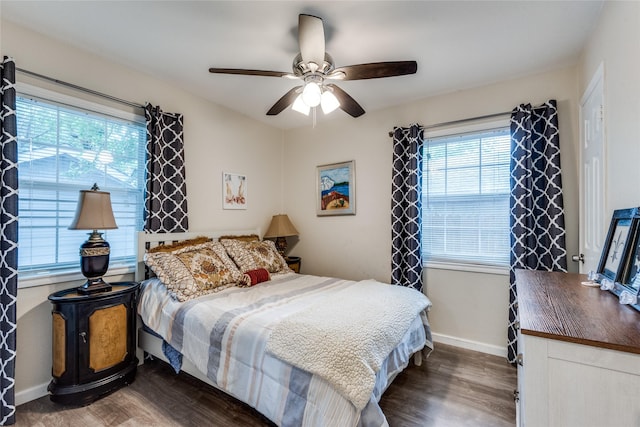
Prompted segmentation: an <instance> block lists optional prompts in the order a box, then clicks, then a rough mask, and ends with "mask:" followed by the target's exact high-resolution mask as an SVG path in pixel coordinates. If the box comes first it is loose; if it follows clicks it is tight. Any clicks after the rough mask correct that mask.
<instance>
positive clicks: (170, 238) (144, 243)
mask: <svg viewBox="0 0 640 427" xmlns="http://www.w3.org/2000/svg"><path fill="white" fill-rule="evenodd" d="M250 234H257V235H258V236H261V234H260V230H258V229H241V230H214V231H202V232H185V233H157V234H149V233H144V232H139V233H138V247H137V256H136V273H135V280H136V281H137V282H140V281H142V280H145V279H147V278H149V277H150V276H149V269H148V267H146V265H145V264H144V254H145V252H146V251H147V250H148V249H150V248H152V247H155V246H161V245H165V244H172V243H175V242H178V241H181V240H186V239H193V238H196V237H199V236H205V237H211V238H213V239H218V238H219V237H220V236H228V235H235V236H244V235H250ZM144 352H147V353H148V354H150V355H152V356H153V357H155V358H158V359H160V360H163V361H164V362H166V363H170V362H169V360H168V359H167V358H166V357H165V355H164V353H163V352H162V339H161V338H158V337H157V336H155V335H152V334H150V333H149V332H146V331H145V330H143V328H142V321H141V320H140V319H139V318H138V349H137V354H136V356H137V357H138V360H139V361H140V363H143V362H144ZM422 360H423V357H422V351H417V352H416V353H414V354H413V361H414V363H415V364H416V365H418V366H420V365H421V364H422ZM181 372H185V373H187V374H189V375H191V376H193V377H195V378H197V379H199V380H201V381H203V382H204V383H206V384H209V385H210V386H212V387H213V388H215V389H217V390H221V391H222V392H223V393H227V392H226V391H225V390H222V389H220V388H219V387H218V386H216V384H214V383H213V382H212V381H211V380H210V379H209V378H207V376H206V375H205V374H203V373H202V372H200V370H199V369H197V368H196V367H195V365H194V364H193V363H191V361H189V360H188V359H187V358H183V359H182V368H181ZM398 374H399V372H396V373H395V374H394V375H392V376H391V377H390V378H389V379H388V382H387V384H386V387H385V390H386V388H387V387H389V385H391V383H392V382H393V380H394V379H395V377H396V376H397V375H398ZM385 390H383V393H384V391H385Z"/></svg>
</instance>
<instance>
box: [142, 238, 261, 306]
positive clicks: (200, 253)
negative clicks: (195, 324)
mask: <svg viewBox="0 0 640 427" xmlns="http://www.w3.org/2000/svg"><path fill="white" fill-rule="evenodd" d="M144 262H145V263H146V264H147V265H148V266H149V268H151V270H153V272H154V273H155V274H156V276H158V278H159V279H160V280H161V281H162V283H164V285H165V286H166V287H167V289H168V290H169V292H171V294H172V296H173V297H174V298H176V299H177V300H178V301H187V300H190V299H192V298H197V297H200V296H203V295H207V294H210V293H213V292H218V291H220V290H222V289H225V288H228V287H230V286H234V285H240V286H248V285H249V283H250V282H248V281H247V277H245V276H244V275H243V274H242V273H241V272H240V271H239V270H238V269H237V268H236V266H235V264H234V263H233V261H232V260H231V259H230V258H229V257H228V255H227V253H226V252H225V250H224V247H223V246H222V245H221V244H220V243H219V242H206V243H201V244H199V245H192V246H186V247H183V248H181V249H176V250H175V251H173V252H155V253H147V254H145V256H144Z"/></svg>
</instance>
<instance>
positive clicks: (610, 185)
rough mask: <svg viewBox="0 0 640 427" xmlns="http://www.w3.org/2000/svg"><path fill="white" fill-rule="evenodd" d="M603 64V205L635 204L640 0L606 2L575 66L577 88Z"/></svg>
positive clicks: (639, 192) (639, 174) (639, 147)
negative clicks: (636, 0)
mask: <svg viewBox="0 0 640 427" xmlns="http://www.w3.org/2000/svg"><path fill="white" fill-rule="evenodd" d="M601 63H603V64H604V97H605V140H606V142H605V144H606V156H607V159H606V174H605V187H606V210H605V212H606V213H607V214H608V215H610V214H611V213H612V212H613V210H614V209H622V208H629V207H633V206H640V186H639V185H638V183H640V167H639V166H638V159H640V2H611V1H609V2H606V3H605V6H604V9H603V11H602V15H601V18H600V21H599V22H598V25H597V27H596V28H595V30H594V32H593V34H592V36H591V39H590V40H589V43H588V44H587V46H586V48H585V49H584V52H583V55H582V58H581V61H580V66H579V68H578V71H579V73H578V77H579V92H578V93H579V94H580V95H582V94H583V93H584V91H585V90H586V88H587V86H588V85H589V82H590V81H591V78H592V76H593V75H594V73H595V71H596V69H597V68H598V66H599V65H600V64H601Z"/></svg>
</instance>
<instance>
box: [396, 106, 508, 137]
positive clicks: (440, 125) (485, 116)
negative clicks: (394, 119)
mask: <svg viewBox="0 0 640 427" xmlns="http://www.w3.org/2000/svg"><path fill="white" fill-rule="evenodd" d="M507 114H511V111H505V112H502V113H493V114H487V115H484V116H477V117H469V118H467V119H459V120H451V121H450V122H442V123H436V124H433V125H429V126H420V128H421V129H423V130H426V129H433V128H439V127H442V126H450V125H457V124H460V123H466V122H471V121H475V120H482V119H490V118H493V117H500V116H506V115H507ZM389 136H390V137H391V136H393V131H391V132H389Z"/></svg>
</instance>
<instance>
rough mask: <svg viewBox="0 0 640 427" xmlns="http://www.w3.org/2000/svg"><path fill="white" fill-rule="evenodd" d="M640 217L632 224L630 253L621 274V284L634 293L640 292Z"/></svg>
mask: <svg viewBox="0 0 640 427" xmlns="http://www.w3.org/2000/svg"><path fill="white" fill-rule="evenodd" d="M639 227H640V218H634V219H633V223H632V225H631V233H632V234H631V236H630V237H629V242H630V243H629V255H628V257H627V260H626V263H625V267H624V268H623V270H622V275H621V276H620V280H619V281H620V284H621V285H622V286H624V287H626V288H629V289H631V290H632V292H633V293H635V294H638V292H640V229H639Z"/></svg>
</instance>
